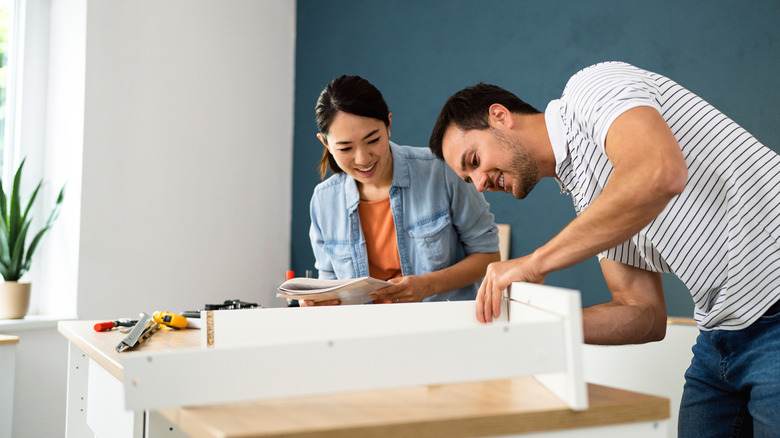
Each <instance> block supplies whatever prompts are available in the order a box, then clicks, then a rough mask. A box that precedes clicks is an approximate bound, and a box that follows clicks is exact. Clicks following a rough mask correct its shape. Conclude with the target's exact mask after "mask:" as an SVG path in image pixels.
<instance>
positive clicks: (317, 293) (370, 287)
mask: <svg viewBox="0 0 780 438" xmlns="http://www.w3.org/2000/svg"><path fill="white" fill-rule="evenodd" d="M392 284H393V283H390V282H389V281H384V280H379V279H376V278H373V277H361V278H353V279H349V280H323V279H319V278H303V277H299V278H293V279H290V280H287V281H285V282H284V283H282V285H281V286H279V290H280V291H281V293H278V294H276V296H277V297H279V298H287V299H292V300H314V301H323V300H334V299H339V300H341V304H362V303H367V302H369V301H371V294H372V293H374V291H376V290H377V289H381V288H383V287H387V286H390V285H392Z"/></svg>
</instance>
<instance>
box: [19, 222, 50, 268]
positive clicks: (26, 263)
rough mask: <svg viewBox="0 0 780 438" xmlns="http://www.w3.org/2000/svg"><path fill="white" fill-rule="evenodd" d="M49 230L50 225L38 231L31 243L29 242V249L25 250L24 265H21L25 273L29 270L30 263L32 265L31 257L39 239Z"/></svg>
mask: <svg viewBox="0 0 780 438" xmlns="http://www.w3.org/2000/svg"><path fill="white" fill-rule="evenodd" d="M49 229H51V225H49V226H47V227H45V228H43V229H42V230H41V231H38V234H36V235H35V237H33V240H32V242H30V248H29V249H27V255H26V256H25V260H24V263H23V264H22V269H24V270H25V271H28V270H30V263H32V256H33V254H34V253H35V249H36V248H37V247H38V243H39V242H40V241H41V238H42V237H43V235H44V234H46V232H47V231H49Z"/></svg>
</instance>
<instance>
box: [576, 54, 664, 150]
mask: <svg viewBox="0 0 780 438" xmlns="http://www.w3.org/2000/svg"><path fill="white" fill-rule="evenodd" d="M656 93H657V91H656V89H655V87H653V86H652V84H651V83H650V78H649V76H648V75H647V72H644V71H643V70H641V69H638V68H636V67H633V66H631V65H628V64H624V63H617V62H610V63H602V64H597V65H595V66H593V67H590V68H587V69H584V70H582V71H581V72H579V73H577V74H576V75H574V77H572V78H571V80H569V83H568V84H566V89H565V90H564V93H563V96H562V98H561V99H562V100H565V102H566V109H565V111H566V112H569V116H570V117H571V120H572V123H573V124H574V125H575V126H574V127H573V128H574V129H577V130H578V131H580V132H582V133H583V134H584V135H585V136H586V137H588V138H589V140H591V141H593V142H594V143H596V144H597V145H598V146H599V147H600V148H601V150H602V151H605V150H606V149H605V144H606V139H607V132H609V128H610V126H612V123H613V122H614V121H615V119H617V118H618V117H619V116H620V115H621V114H623V113H624V112H626V111H628V110H629V109H632V108H636V107H639V106H649V107H652V108H655V109H656V110H657V111H658V112H661V105H660V103H659V101H658V99H657V96H656Z"/></svg>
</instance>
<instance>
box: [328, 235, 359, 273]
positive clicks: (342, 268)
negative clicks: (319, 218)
mask: <svg viewBox="0 0 780 438" xmlns="http://www.w3.org/2000/svg"><path fill="white" fill-rule="evenodd" d="M323 250H324V251H325V254H327V255H328V258H330V263H331V266H333V272H334V274H336V278H338V279H347V278H354V277H355V262H354V260H352V254H351V251H350V246H349V244H348V243H346V242H338V241H333V242H325V244H324V245H323Z"/></svg>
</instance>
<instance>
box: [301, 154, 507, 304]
mask: <svg viewBox="0 0 780 438" xmlns="http://www.w3.org/2000/svg"><path fill="white" fill-rule="evenodd" d="M390 151H391V152H392V154H393V183H392V186H391V187H390V209H391V210H392V213H393V220H394V222H395V231H396V236H397V238H398V254H399V256H400V259H401V272H402V273H403V275H405V276H406V275H423V274H427V273H430V272H434V271H438V270H440V269H444V268H446V267H449V266H452V265H454V264H455V263H457V262H459V261H461V260H463V259H464V258H465V257H466V256H467V255H469V254H473V253H494V252H498V229H497V227H496V225H495V223H494V222H493V214H492V213H490V208H489V205H488V203H487V202H486V201H485V198H484V196H482V193H479V192H478V191H477V190H476V188H475V187H474V185H473V184H468V183H466V182H465V181H463V180H462V179H460V178H458V176H457V175H456V174H455V172H453V171H452V169H450V168H449V167H448V166H447V164H446V163H445V162H444V161H442V160H439V159H437V158H436V157H435V156H434V155H433V154H432V153H431V151H430V150H429V149H428V148H419V147H411V146H398V145H397V144H395V143H393V142H390ZM359 203H360V195H359V194H358V189H357V184H356V183H355V180H354V178H352V177H351V176H349V175H347V174H346V173H344V172H342V173H338V174H335V175H333V176H331V177H330V178H328V179H327V180H325V181H323V182H321V183H320V184H318V185H317V187H315V188H314V195H313V196H312V198H311V204H310V213H311V229H310V231H309V237H310V238H311V244H312V247H313V248H314V257H315V258H316V259H317V261H316V264H315V267H316V268H317V270H318V271H319V277H320V278H338V279H347V278H358V277H365V276H368V275H369V273H368V257H367V255H366V240H365V237H364V236H363V230H362V228H361V226H360V215H359V214H358V204H359ZM478 286H479V282H476V283H474V284H470V285H468V286H466V287H463V288H461V289H457V290H453V291H449V292H444V293H440V294H437V295H434V296H432V297H428V298H426V299H425V301H444V300H473V299H474V298H476V296H477V289H478Z"/></svg>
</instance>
